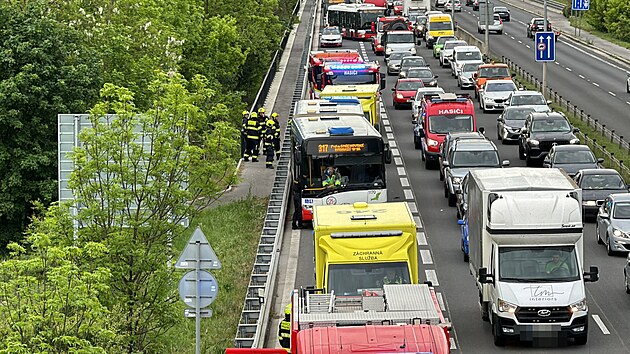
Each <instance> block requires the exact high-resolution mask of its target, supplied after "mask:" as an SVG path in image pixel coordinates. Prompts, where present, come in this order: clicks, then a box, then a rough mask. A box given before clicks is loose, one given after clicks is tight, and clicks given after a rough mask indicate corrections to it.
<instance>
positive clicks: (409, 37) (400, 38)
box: [387, 33, 414, 44]
mask: <svg viewBox="0 0 630 354" xmlns="http://www.w3.org/2000/svg"><path fill="white" fill-rule="evenodd" d="M387 43H390V44H391V43H414V39H413V33H397V34H393V33H390V34H389V35H388V36H387Z"/></svg>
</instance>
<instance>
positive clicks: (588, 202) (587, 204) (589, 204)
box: [582, 200, 597, 206]
mask: <svg viewBox="0 0 630 354" xmlns="http://www.w3.org/2000/svg"><path fill="white" fill-rule="evenodd" d="M582 205H584V206H597V202H596V201H594V200H583V201H582Z"/></svg>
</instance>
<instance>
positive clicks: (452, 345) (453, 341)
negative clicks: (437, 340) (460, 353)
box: [451, 337, 457, 350]
mask: <svg viewBox="0 0 630 354" xmlns="http://www.w3.org/2000/svg"><path fill="white" fill-rule="evenodd" d="M451 350H457V345H455V338H453V337H451Z"/></svg>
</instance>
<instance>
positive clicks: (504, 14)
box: [493, 6, 510, 22]
mask: <svg viewBox="0 0 630 354" xmlns="http://www.w3.org/2000/svg"><path fill="white" fill-rule="evenodd" d="M493 12H494V13H495V14H497V15H499V17H500V18H501V20H503V21H505V22H510V10H508V8H507V7H505V6H495V7H494V9H493Z"/></svg>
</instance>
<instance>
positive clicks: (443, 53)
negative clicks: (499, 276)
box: [440, 40, 468, 66]
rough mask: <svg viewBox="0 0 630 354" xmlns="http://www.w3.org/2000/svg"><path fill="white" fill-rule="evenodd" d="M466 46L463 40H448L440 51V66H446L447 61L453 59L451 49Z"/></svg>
mask: <svg viewBox="0 0 630 354" xmlns="http://www.w3.org/2000/svg"><path fill="white" fill-rule="evenodd" d="M465 45H468V43H466V41H463V40H449V41H446V42H444V46H442V49H440V65H442V66H448V62H449V60H451V58H453V48H455V47H462V46H465Z"/></svg>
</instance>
